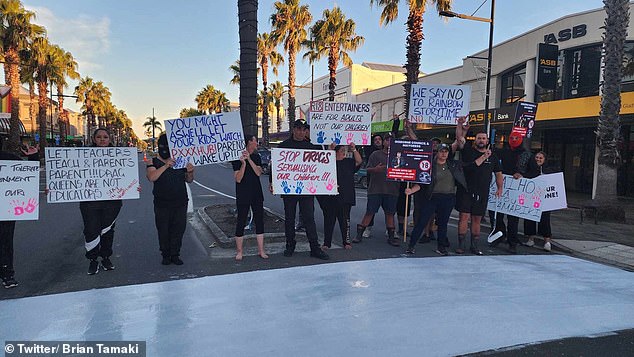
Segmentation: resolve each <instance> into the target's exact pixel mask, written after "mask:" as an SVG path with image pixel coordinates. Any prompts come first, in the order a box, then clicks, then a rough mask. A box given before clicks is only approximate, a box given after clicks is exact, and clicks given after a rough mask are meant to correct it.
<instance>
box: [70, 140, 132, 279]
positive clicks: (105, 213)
mask: <svg viewBox="0 0 634 357" xmlns="http://www.w3.org/2000/svg"><path fill="white" fill-rule="evenodd" d="M92 142H93V146H99V147H107V146H112V144H111V143H110V132H108V130H106V129H104V128H98V129H97V130H95V131H94V133H93V134H92ZM121 206H122V201H121V200H104V201H82V202H80V203H79V210H80V211H81V217H82V219H83V221H84V237H85V238H86V258H88V259H89V260H90V263H89V264H88V275H95V274H97V273H98V272H99V267H100V264H99V262H98V261H97V258H99V257H101V267H102V268H103V270H114V264H112V261H110V256H111V255H112V242H113V241H114V227H115V222H116V220H117V216H118V215H119V211H121Z"/></svg>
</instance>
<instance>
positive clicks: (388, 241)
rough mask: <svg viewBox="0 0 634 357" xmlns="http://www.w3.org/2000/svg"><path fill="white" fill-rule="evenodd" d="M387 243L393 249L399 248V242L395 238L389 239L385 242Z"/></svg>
mask: <svg viewBox="0 0 634 357" xmlns="http://www.w3.org/2000/svg"><path fill="white" fill-rule="evenodd" d="M387 243H388V244H389V245H391V246H393V247H400V246H401V240H400V239H398V238H397V237H394V238H391V239H388V240H387Z"/></svg>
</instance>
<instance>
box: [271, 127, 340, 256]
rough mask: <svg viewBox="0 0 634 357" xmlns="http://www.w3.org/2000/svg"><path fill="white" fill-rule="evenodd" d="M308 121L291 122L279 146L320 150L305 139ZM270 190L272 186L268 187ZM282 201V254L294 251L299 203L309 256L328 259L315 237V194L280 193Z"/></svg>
mask: <svg viewBox="0 0 634 357" xmlns="http://www.w3.org/2000/svg"><path fill="white" fill-rule="evenodd" d="M309 128H310V127H309V126H308V123H306V121H305V120H303V119H298V120H295V121H294V122H293V125H292V129H291V130H292V135H291V137H290V138H288V139H286V140H284V141H283V142H282V143H280V145H279V146H278V147H279V148H285V149H307V150H320V149H321V148H320V147H319V146H316V145H313V144H311V143H310V142H309V141H306V140H305V139H306V133H307V132H308V129H309ZM269 182H272V175H269ZM270 190H271V192H272V191H273V186H272V185H271V187H270ZM282 200H283V201H284V232H285V235H286V249H285V250H284V256H285V257H290V256H292V255H293V253H294V252H295V245H296V243H297V241H296V240H295V216H296V213H297V204H299V214H300V216H301V217H302V220H303V223H304V226H305V227H306V237H307V238H308V242H309V244H310V256H311V257H314V258H318V259H323V260H328V259H330V257H329V256H328V254H326V253H325V252H324V251H322V250H321V248H320V246H319V241H318V239H317V226H316V225H315V213H314V208H315V196H314V195H282Z"/></svg>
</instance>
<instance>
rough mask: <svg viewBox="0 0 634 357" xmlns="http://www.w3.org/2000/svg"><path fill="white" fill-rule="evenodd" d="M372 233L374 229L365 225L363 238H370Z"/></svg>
mask: <svg viewBox="0 0 634 357" xmlns="http://www.w3.org/2000/svg"><path fill="white" fill-rule="evenodd" d="M370 234H372V229H371V228H370V227H365V230H364V231H363V238H370Z"/></svg>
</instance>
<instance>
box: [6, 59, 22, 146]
mask: <svg viewBox="0 0 634 357" xmlns="http://www.w3.org/2000/svg"><path fill="white" fill-rule="evenodd" d="M5 60H6V61H7V63H6V65H7V67H8V68H9V69H8V71H7V72H8V75H9V76H8V77H7V78H8V80H9V86H11V119H10V121H9V122H10V124H11V127H10V128H9V142H8V147H7V150H8V151H10V152H13V153H16V154H17V153H19V152H20V67H19V65H18V64H19V63H20V58H19V56H18V51H17V49H14V48H10V49H9V50H7V52H6V54H5Z"/></svg>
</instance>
